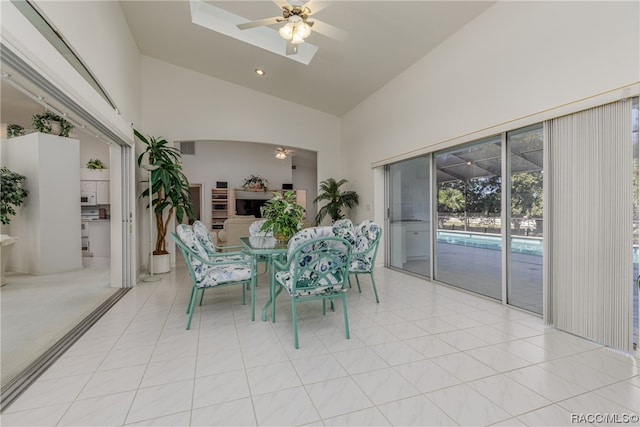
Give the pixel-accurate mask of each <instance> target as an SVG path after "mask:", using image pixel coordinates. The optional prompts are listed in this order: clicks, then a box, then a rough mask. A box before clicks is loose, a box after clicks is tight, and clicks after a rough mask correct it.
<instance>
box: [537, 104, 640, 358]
mask: <svg viewBox="0 0 640 427" xmlns="http://www.w3.org/2000/svg"><path fill="white" fill-rule="evenodd" d="M631 108H632V101H631V99H626V100H622V101H619V102H615V103H612V104H607V105H604V106H601V107H597V108H593V109H590V110H586V111H582V112H579V113H576V114H572V115H569V116H564V117H559V118H557V119H553V120H550V121H548V122H546V123H545V138H544V140H545V147H544V150H545V161H548V163H545V192H546V195H545V199H546V200H545V202H546V203H545V215H546V217H547V221H545V222H547V223H548V227H549V230H548V231H549V232H548V233H545V239H546V240H547V242H546V244H547V246H546V250H547V252H546V254H547V255H548V256H547V257H546V258H547V268H546V272H545V283H544V286H545V294H544V295H545V313H544V315H545V322H546V323H548V324H552V325H553V326H555V327H556V328H558V329H561V330H564V331H566V332H570V333H572V334H575V335H579V336H581V337H584V338H587V339H590V340H593V341H595V342H598V343H601V344H604V345H607V346H611V347H614V348H617V349H620V350H623V351H629V352H630V351H632V349H633V342H632V340H633V324H632V320H633V319H632V316H633V277H632V275H633V264H632V263H633V260H632V247H633V246H632V245H633V242H632V233H633V224H632V223H633V212H632V210H633V206H632V203H633V195H632V191H633V189H632V174H633V160H632V159H633V157H632V144H631V132H632V120H631V117H632V116H631Z"/></svg>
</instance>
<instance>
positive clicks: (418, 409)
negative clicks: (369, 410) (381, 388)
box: [378, 396, 457, 426]
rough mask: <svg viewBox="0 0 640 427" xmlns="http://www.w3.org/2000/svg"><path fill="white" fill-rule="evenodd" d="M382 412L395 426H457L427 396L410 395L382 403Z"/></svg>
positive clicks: (380, 407)
mask: <svg viewBox="0 0 640 427" xmlns="http://www.w3.org/2000/svg"><path fill="white" fill-rule="evenodd" d="M378 409H380V412H382V414H383V415H384V416H385V417H386V418H387V419H388V420H389V421H390V422H391V424H392V425H395V426H456V425H457V424H456V423H455V422H454V421H453V420H452V419H451V418H449V417H448V416H447V415H446V414H445V413H444V412H443V411H442V410H441V409H440V408H438V407H437V406H436V405H435V404H434V403H433V402H432V401H431V400H429V399H427V398H426V397H425V396H416V397H410V398H408V399H402V400H398V401H395V402H391V403H387V404H384V405H380V406H379V407H378Z"/></svg>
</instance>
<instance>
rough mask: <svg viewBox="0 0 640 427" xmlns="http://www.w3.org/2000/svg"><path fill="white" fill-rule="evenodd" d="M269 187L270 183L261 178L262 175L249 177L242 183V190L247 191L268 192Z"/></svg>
mask: <svg viewBox="0 0 640 427" xmlns="http://www.w3.org/2000/svg"><path fill="white" fill-rule="evenodd" d="M268 185H269V181H268V180H267V179H266V178H263V177H261V176H260V175H249V176H248V177H246V178H245V179H244V180H243V181H242V189H243V190H245V191H247V190H249V191H250V190H253V191H257V190H260V191H267V186H268Z"/></svg>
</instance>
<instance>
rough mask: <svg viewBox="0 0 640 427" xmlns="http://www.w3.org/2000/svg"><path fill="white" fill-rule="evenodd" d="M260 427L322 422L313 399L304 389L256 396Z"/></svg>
mask: <svg viewBox="0 0 640 427" xmlns="http://www.w3.org/2000/svg"><path fill="white" fill-rule="evenodd" d="M253 407H254V408H255V413H256V417H257V420H258V425H265V426H290V425H302V424H307V423H311V422H315V421H319V420H320V415H318V412H317V411H316V409H315V407H314V405H313V403H311V399H309V396H308V395H307V393H306V392H305V389H304V388H302V387H296V388H290V389H287V390H281V391H277V392H275V393H268V394H261V395H259V396H254V398H253Z"/></svg>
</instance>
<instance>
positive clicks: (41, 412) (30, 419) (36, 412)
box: [1, 403, 71, 427]
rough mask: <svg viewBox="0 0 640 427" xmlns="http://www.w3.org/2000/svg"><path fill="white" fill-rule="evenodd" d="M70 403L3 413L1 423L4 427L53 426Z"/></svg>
mask: <svg viewBox="0 0 640 427" xmlns="http://www.w3.org/2000/svg"><path fill="white" fill-rule="evenodd" d="M69 406H71V403H64V404H60V405H52V406H43V407H40V408H35V409H28V410H25V411H19V412H5V413H3V414H2V417H1V421H2V425H4V426H25V427H33V426H41V427H48V426H55V425H56V424H58V421H60V419H61V418H62V416H63V415H64V413H65V412H66V411H67V409H68V408H69Z"/></svg>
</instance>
